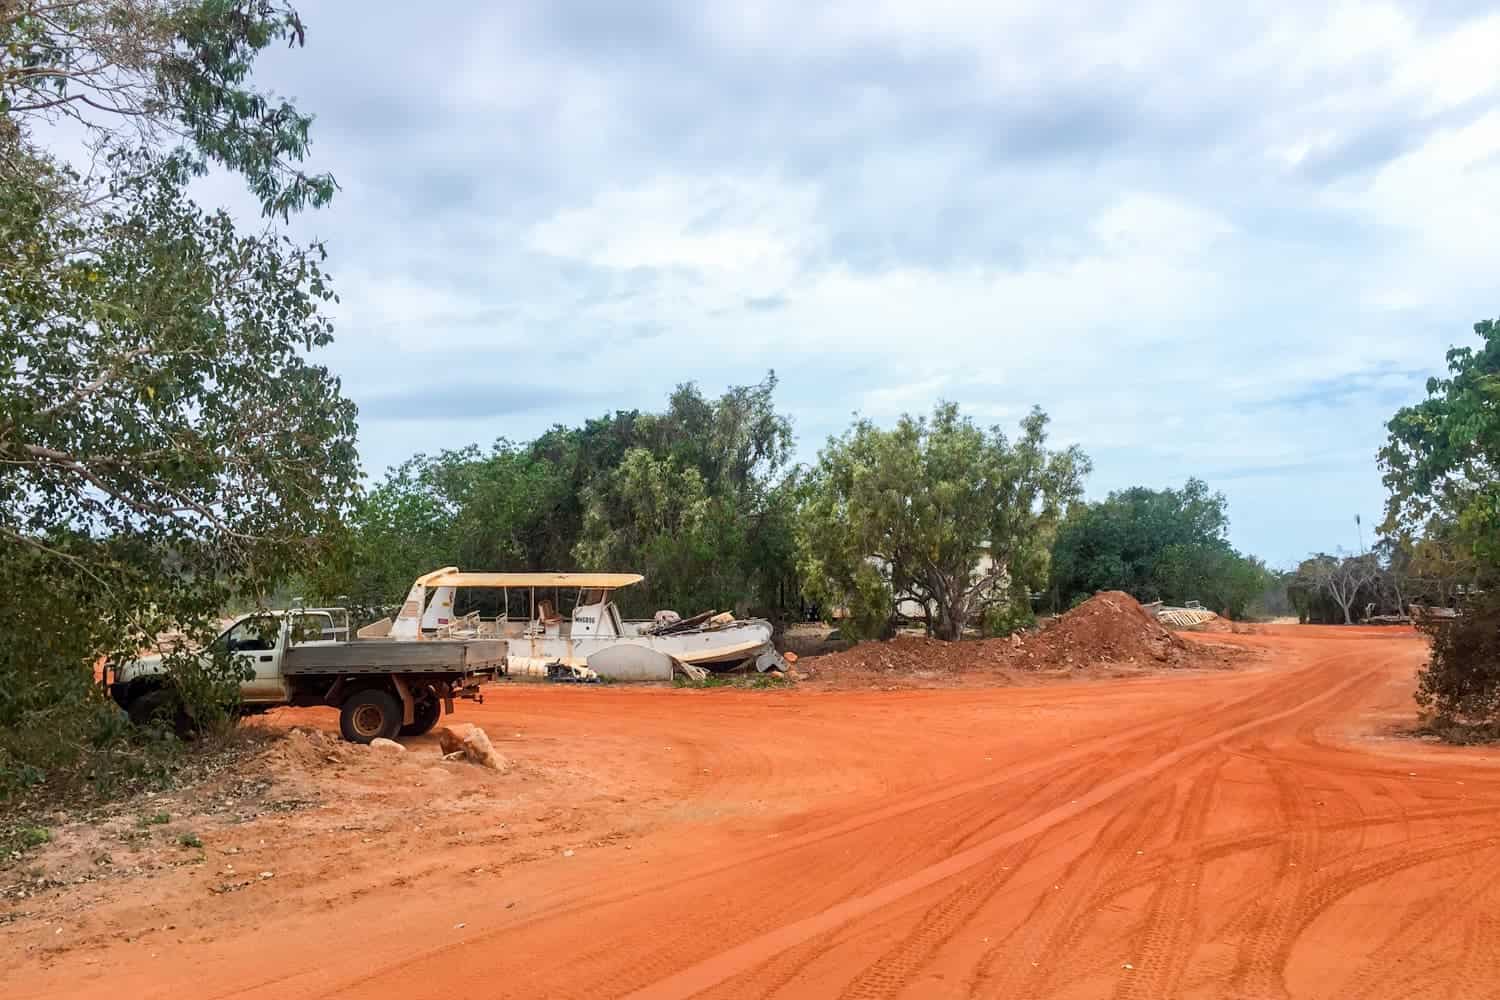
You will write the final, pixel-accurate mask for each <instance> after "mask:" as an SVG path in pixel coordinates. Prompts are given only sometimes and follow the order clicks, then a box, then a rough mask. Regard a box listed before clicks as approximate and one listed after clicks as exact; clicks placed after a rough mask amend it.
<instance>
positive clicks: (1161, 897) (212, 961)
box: [0, 626, 1500, 1000]
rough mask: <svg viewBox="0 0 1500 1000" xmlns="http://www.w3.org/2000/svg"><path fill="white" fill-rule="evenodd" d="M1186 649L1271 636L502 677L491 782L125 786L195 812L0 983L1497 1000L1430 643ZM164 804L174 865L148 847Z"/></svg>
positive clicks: (291, 750)
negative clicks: (996, 654) (999, 671)
mask: <svg viewBox="0 0 1500 1000" xmlns="http://www.w3.org/2000/svg"><path fill="white" fill-rule="evenodd" d="M1214 640H1215V641H1218V642H1228V643H1233V644H1236V645H1241V646H1245V647H1247V648H1254V649H1259V650H1262V651H1264V654H1265V655H1264V656H1262V657H1261V658H1259V659H1255V660H1249V661H1246V662H1247V663H1248V664H1249V665H1248V666H1247V668H1246V669H1243V670H1236V671H1218V672H1201V671H1161V672H1157V673H1154V674H1148V675H1141V676H1132V677H1129V678H1125V679H1116V680H1096V681H1087V682H1082V683H1067V684H1048V685H1033V686H1025V687H1014V686H1013V687H1003V688H993V687H992V688H977V687H963V688H958V689H936V690H901V691H893V692H892V691H879V690H874V691H844V690H834V691H819V690H812V689H807V688H803V689H796V690H782V691H771V692H763V691H745V690H709V691H687V690H670V689H660V688H658V689H625V688H623V687H619V686H611V687H591V688H588V687H578V688H569V687H550V686H535V687H524V688H523V687H519V686H517V687H513V688H492V689H491V695H490V697H489V700H487V701H486V703H485V704H484V705H482V706H474V705H463V706H461V708H460V711H459V713H458V715H457V716H456V718H455V720H454V721H456V722H460V723H461V722H466V721H467V722H476V723H479V724H481V725H483V726H484V727H485V728H486V729H487V730H488V731H489V732H490V734H491V735H492V737H494V740H495V744H496V746H497V748H498V749H499V750H500V751H501V752H502V753H504V754H506V755H507V756H508V757H510V758H511V759H512V760H513V761H514V762H515V765H514V766H513V767H512V769H511V770H510V771H508V772H506V773H504V774H500V775H496V774H493V773H492V772H486V771H482V770H480V769H478V768H464V767H461V766H459V765H452V764H442V763H440V762H439V761H438V760H437V759H436V758H437V752H436V748H435V747H434V746H433V745H432V741H431V738H430V737H429V738H424V739H422V740H416V741H412V752H410V753H408V754H406V755H404V756H403V757H399V758H396V759H395V762H394V763H389V761H391V760H392V758H389V757H384V756H378V752H377V751H371V750H366V749H358V748H349V747H343V746H340V745H337V744H333V743H331V742H330V743H325V742H323V741H322V740H321V738H319V737H308V736H306V735H300V736H296V737H293V738H292V739H291V740H290V741H288V742H286V743H284V744H278V745H277V748H276V749H275V750H273V751H272V754H271V756H270V757H269V758H268V759H267V761H266V762H265V763H258V764H254V765H253V766H252V765H250V764H247V768H249V770H250V771H252V772H253V773H251V774H247V775H245V776H244V778H243V780H245V781H249V782H251V783H252V785H253V786H254V787H251V788H250V789H249V790H245V789H239V790H236V789H234V788H226V789H225V790H224V791H223V796H222V797H221V799H217V800H213V801H221V802H228V803H229V804H228V805H227V806H226V807H225V808H224V811H219V812H215V811H213V809H211V808H209V806H208V805H204V804H203V803H204V802H205V796H204V795H203V794H202V793H201V792H200V793H199V798H198V799H197V800H196V801H197V803H198V805H196V806H195V805H194V802H193V801H192V800H187V799H183V798H181V796H182V795H185V794H186V793H178V796H179V797H178V798H174V797H173V796H164V797H163V798H161V799H160V800H158V802H156V803H149V804H148V803H141V804H140V808H141V810H143V811H144V810H146V809H147V808H156V807H157V806H158V805H161V804H162V803H166V804H169V805H170V807H171V809H173V810H185V811H184V812H183V814H182V815H180V816H179V815H178V814H177V813H176V812H174V818H173V820H172V823H171V824H168V825H167V826H166V827H158V828H153V829H154V830H156V831H159V832H153V833H150V834H149V835H148V836H149V838H155V839H151V840H149V841H148V842H146V843H144V844H141V845H136V846H131V847H130V848H129V850H130V851H131V852H134V853H132V854H129V855H128V856H127V855H126V853H125V848H124V847H123V846H122V847H120V848H118V850H117V851H116V853H118V854H119V857H117V858H115V859H114V861H113V862H112V863H111V864H110V865H106V866H102V867H103V868H104V869H105V870H107V871H109V872H111V874H108V875H107V876H101V877H98V878H97V879H96V880H95V881H88V882H85V883H83V884H79V885H67V886H60V887H53V888H46V889H43V890H42V891H40V892H39V894H37V895H33V896H28V897H26V898H19V899H18V898H15V897H14V896H8V897H7V898H6V899H5V900H4V901H3V903H0V920H8V922H6V923H0V982H3V983H4V984H5V991H4V992H5V994H6V996H7V997H8V998H21V997H26V998H31V997H37V998H40V997H48V998H60V997H109V998H112V1000H120V998H135V997H189V996H190V997H193V998H195V1000H198V998H202V1000H207V998H215V997H241V998H312V997H329V998H333V997H337V998H365V997H402V998H424V997H432V998H443V1000H457V998H470V997H471V998H480V997H485V998H489V997H518V998H519V997H528V998H532V997H549V998H580V1000H581V998H597V997H619V996H628V997H639V998H645V997H653V998H686V997H706V998H733V997H766V996H777V997H909V998H929V997H968V996H983V997H1004V998H1052V997H1057V998H1079V1000H1082V998H1096V997H1098V998H1103V997H1141V998H1158V997H1187V998H1207V997H1215V998H1218V997H1223V998H1261V997H1267V998H1269V997H1277V998H1285V997H1292V998H1328V1000H1332V998H1339V1000H1345V998H1398V997H1399V998H1410V997H1474V998H1488V997H1496V996H1500V917H1497V914H1500V750H1496V749H1493V748H1491V749H1485V748H1467V749H1452V748H1447V747H1441V746H1436V745H1432V744H1428V743H1424V742H1421V741H1418V740H1415V739H1412V738H1409V737H1407V736H1404V735H1402V734H1401V733H1400V732H1399V730H1400V729H1401V728H1402V727H1409V726H1410V725H1411V723H1412V721H1413V706H1412V703H1411V690H1412V684H1413V679H1412V675H1413V671H1414V669H1415V668H1416V667H1417V666H1418V665H1419V663H1420V662H1421V661H1422V659H1423V656H1424V649H1425V647H1424V644H1423V641H1422V640H1421V639H1420V638H1419V637H1417V636H1416V635H1414V634H1413V633H1411V632H1410V631H1409V630H1397V629H1389V628H1387V629H1360V628H1322V627H1313V626H1306V627H1296V626H1292V627H1266V628H1264V629H1263V630H1262V631H1261V632H1259V633H1258V634H1254V635H1232V634H1231V635H1217V636H1214ZM1188 641H1189V643H1190V644H1191V643H1194V642H1201V641H1202V640H1199V639H1196V638H1192V639H1189V640H1188ZM267 721H268V724H270V725H287V724H292V723H295V724H298V725H308V726H317V727H321V728H323V729H325V730H328V729H331V728H332V725H333V721H334V720H333V718H332V714H331V713H328V712H320V711H317V710H299V711H285V712H280V713H274V714H273V715H272V716H271V717H269V719H268V720H267ZM226 780H227V779H226ZM262 786H264V787H262ZM256 788H261V789H262V790H260V791H257V790H256ZM304 798H305V799H308V800H310V801H307V802H302V801H301V800H302V799H304ZM208 799H212V796H209V797H208ZM276 803H280V805H276ZM161 807H162V808H166V807H167V806H166V805H161ZM194 809H197V812H193V811H192V810H194ZM109 822H115V821H108V822H103V823H101V824H99V825H98V826H97V827H96V828H94V829H92V830H77V829H74V828H61V829H59V830H58V831H57V841H56V843H54V844H53V845H51V846H49V847H48V848H46V849H44V850H43V851H42V852H41V853H39V854H38V855H36V857H37V859H38V863H40V864H45V865H46V866H48V869H49V871H52V870H54V869H55V872H56V873H57V874H58V876H59V877H62V876H66V875H68V874H70V873H71V872H73V871H74V870H75V869H73V868H69V867H68V866H69V865H73V864H77V863H78V861H77V858H78V857H79V853H78V852H79V851H85V852H86V850H87V844H86V842H87V840H88V837H89V836H93V837H95V838H96V839H97V838H99V837H103V836H104V834H102V833H100V830H101V829H104V828H106V827H108V823H109ZM185 826H190V827H191V828H192V829H193V830H194V831H196V832H198V833H199V834H200V835H201V836H202V840H203V843H204V847H203V848H202V849H201V850H194V849H189V848H182V847H178V846H176V841H175V836H176V835H175V833H173V832H172V831H177V830H179V829H180V828H182V827H185ZM121 836H123V834H117V835H116V841H115V842H117V843H118V841H119V838H120V837H121ZM96 849H97V848H96ZM126 861H133V862H134V863H133V864H130V865H126V863H125V862H126ZM228 866H233V867H234V868H235V869H236V871H235V873H233V874H226V873H224V869H225V868H226V867H228ZM131 868H140V869H141V871H140V872H139V873H136V872H134V871H131V870H129V869H131ZM117 869H120V870H118V871H117ZM261 871H274V876H273V877H269V878H261V877H259V873H260V872H261ZM241 881H243V882H245V883H246V884H244V885H243V886H242V887H240V888H238V889H234V890H231V891H220V892H215V891H213V890H214V889H216V888H220V889H222V887H224V886H226V885H233V884H235V883H237V882H241Z"/></svg>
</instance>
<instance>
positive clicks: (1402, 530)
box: [1380, 320, 1500, 724]
mask: <svg viewBox="0 0 1500 1000" xmlns="http://www.w3.org/2000/svg"><path fill="white" fill-rule="evenodd" d="M1474 333H1475V334H1476V335H1477V336H1478V337H1479V339H1480V341H1481V343H1480V344H1479V345H1478V346H1477V347H1474V346H1469V347H1455V348H1452V349H1451V350H1449V351H1448V354H1447V363H1448V374H1447V377H1444V378H1431V379H1428V380H1427V398H1426V399H1424V400H1422V401H1421V402H1419V403H1415V404H1413V405H1411V406H1404V407H1402V408H1401V409H1400V410H1398V411H1396V414H1395V416H1393V417H1392V418H1391V420H1390V422H1389V423H1388V424H1386V429H1387V431H1388V432H1389V438H1388V439H1387V441H1386V445H1385V447H1384V448H1382V449H1381V450H1380V467H1381V470H1382V471H1383V473H1384V481H1385V485H1386V488H1387V489H1388V490H1389V497H1388V498H1387V500H1386V510H1385V513H1386V519H1385V524H1384V525H1383V529H1384V530H1385V531H1386V532H1387V533H1391V534H1398V533H1399V534H1405V535H1416V536H1417V537H1416V539H1415V541H1414V542H1413V552H1412V560H1411V566H1412V570H1413V572H1414V573H1416V574H1417V575H1419V576H1420V577H1422V578H1425V579H1426V580H1428V581H1430V583H1431V584H1432V587H1431V589H1432V592H1433V593H1434V595H1435V596H1436V597H1437V598H1438V599H1439V600H1442V601H1443V603H1445V604H1446V603H1448V602H1449V601H1450V600H1453V601H1457V602H1458V603H1459V604H1460V606H1461V608H1462V611H1463V614H1462V615H1461V616H1460V618H1459V619H1458V620H1457V621H1456V622H1453V623H1450V624H1442V623H1432V624H1431V625H1429V628H1430V630H1432V631H1433V632H1434V636H1433V655H1432V661H1431V662H1430V663H1429V664H1428V666H1427V667H1426V668H1425V669H1424V670H1423V671H1422V672H1421V674H1420V686H1419V689H1418V692H1417V701H1418V703H1420V704H1421V705H1423V706H1424V707H1426V708H1431V709H1434V710H1435V711H1436V712H1437V714H1438V715H1439V716H1440V717H1442V718H1446V719H1449V720H1453V721H1459V722H1467V723H1481V724H1482V723H1494V722H1495V721H1497V720H1500V671H1496V670H1495V666H1494V664H1495V641H1494V637H1495V635H1496V633H1497V630H1500V601H1496V600H1495V599H1494V598H1493V597H1492V596H1490V593H1491V592H1492V591H1493V588H1494V586H1495V584H1496V582H1497V580H1496V576H1497V574H1496V571H1495V567H1496V566H1497V565H1500V324H1497V323H1496V322H1495V321H1494V320H1484V321H1483V322H1480V323H1476V324H1474Z"/></svg>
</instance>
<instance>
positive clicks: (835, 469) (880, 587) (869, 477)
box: [797, 403, 1089, 639]
mask: <svg viewBox="0 0 1500 1000" xmlns="http://www.w3.org/2000/svg"><path fill="white" fill-rule="evenodd" d="M1046 426H1047V416H1046V414H1044V413H1043V412H1042V411H1041V410H1040V409H1034V410H1033V411H1032V412H1031V413H1030V415H1028V416H1027V417H1026V418H1025V419H1024V420H1023V421H1021V434H1020V436H1019V437H1017V438H1016V440H1015V441H1014V442H1012V441H1011V440H1010V439H1008V438H1007V437H1006V435H1005V434H1004V433H1002V432H1001V431H1000V429H999V428H991V429H990V430H988V431H986V430H984V429H981V428H980V427H978V426H976V425H975V424H974V423H973V421H971V420H970V419H968V418H966V417H964V416H962V415H961V414H960V412H959V409H958V407H957V406H956V405H955V404H952V403H943V404H941V405H939V406H938V407H937V408H936V409H935V410H934V411H933V414H932V416H931V418H930V419H925V418H913V417H910V416H905V417H902V418H901V420H899V421H898V422H897V424H896V426H895V427H894V428H892V429H890V430H883V429H881V428H879V427H877V426H875V425H874V424H873V423H871V422H870V421H868V420H859V421H857V422H856V423H855V424H854V426H853V427H852V428H851V429H850V430H849V431H847V432H846V433H845V434H844V435H843V436H841V437H838V438H833V439H830V440H829V442H828V444H827V446H825V447H824V449H823V450H822V452H820V453H819V456H818V462H817V465H816V466H815V467H814V468H813V469H812V471H811V473H810V474H809V477H808V480H807V482H806V485H805V502H804V505H803V508H802V511H801V514H800V515H799V519H798V524H797V542H798V551H799V553H800V568H801V570H802V574H803V578H804V581H805V585H806V587H807V589H808V591H809V593H810V595H811V596H813V597H814V598H815V599H817V600H819V601H821V602H822V603H823V604H824V605H825V606H827V607H834V606H839V605H843V606H846V607H848V608H849V609H850V611H851V621H850V625H849V629H850V631H852V632H855V633H857V634H859V635H861V636H871V635H877V634H880V633H882V632H883V631H886V630H888V628H889V623H890V622H891V620H892V618H893V616H894V614H895V611H896V608H897V605H898V603H899V602H902V601H912V602H914V603H915V604H916V605H917V606H918V607H920V608H921V609H923V612H922V613H923V614H924V617H925V619H926V622H927V626H928V628H929V630H930V631H931V632H932V634H934V635H936V636H939V637H940V638H943V639H957V638H959V637H961V636H962V635H963V632H964V629H965V628H966V627H968V626H969V624H970V623H971V622H973V621H976V620H978V619H979V618H981V617H982V616H983V615H984V614H985V613H986V611H988V610H989V609H991V608H993V607H994V606H995V605H997V604H1017V603H1020V602H1023V601H1026V600H1027V595H1028V594H1029V591H1030V590H1031V589H1033V588H1036V587H1039V586H1041V585H1042V584H1043V583H1044V582H1045V581H1046V579H1047V569H1048V561H1049V558H1050V552H1051V544H1052V539H1053V535H1054V533H1055V531H1056V527H1057V523H1058V521H1059V520H1060V518H1061V517H1062V515H1063V513H1064V511H1065V510H1066V509H1067V507H1068V505H1069V504H1071V503H1073V502H1075V501H1076V500H1077V499H1078V498H1079V496H1080V495H1081V493H1082V478H1083V476H1084V475H1086V474H1087V472H1088V469H1089V462H1088V459H1087V457H1085V456H1084V454H1083V453H1082V452H1081V451H1080V450H1079V449H1078V448H1077V447H1070V448H1067V449H1065V450H1062V451H1052V450H1049V449H1048V448H1047V447H1046Z"/></svg>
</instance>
